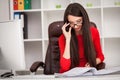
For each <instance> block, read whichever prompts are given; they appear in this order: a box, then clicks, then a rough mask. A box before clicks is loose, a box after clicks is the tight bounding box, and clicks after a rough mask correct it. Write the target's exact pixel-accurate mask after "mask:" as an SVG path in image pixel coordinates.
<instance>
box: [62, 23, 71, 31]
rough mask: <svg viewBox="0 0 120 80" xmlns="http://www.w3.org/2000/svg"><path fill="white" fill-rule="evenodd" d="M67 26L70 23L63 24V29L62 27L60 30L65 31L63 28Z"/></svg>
mask: <svg viewBox="0 0 120 80" xmlns="http://www.w3.org/2000/svg"><path fill="white" fill-rule="evenodd" d="M69 24H70V23H65V24H64V25H63V27H62V30H63V31H65V30H66V29H65V28H66V27H67V26H68V25H69Z"/></svg>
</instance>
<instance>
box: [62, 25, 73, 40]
mask: <svg viewBox="0 0 120 80" xmlns="http://www.w3.org/2000/svg"><path fill="white" fill-rule="evenodd" d="M69 24H70V23H65V24H64V25H63V27H62V32H63V34H64V36H65V38H66V39H70V38H71V29H72V28H71V27H70V28H69V31H66V27H67V26H68V25H69Z"/></svg>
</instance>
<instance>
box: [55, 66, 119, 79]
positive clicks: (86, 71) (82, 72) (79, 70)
mask: <svg viewBox="0 0 120 80" xmlns="http://www.w3.org/2000/svg"><path fill="white" fill-rule="evenodd" d="M115 73H118V74H120V66H117V67H112V68H105V69H101V70H97V69H96V68H94V67H75V68H73V69H71V70H69V71H66V72H64V73H55V77H79V76H98V75H107V74H115Z"/></svg>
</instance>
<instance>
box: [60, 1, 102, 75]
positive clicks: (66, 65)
mask: <svg viewBox="0 0 120 80" xmlns="http://www.w3.org/2000/svg"><path fill="white" fill-rule="evenodd" d="M62 31H63V34H62V35H61V36H60V37H59V47H60V72H61V73H62V72H65V71H68V70H70V69H71V68H74V67H96V65H98V64H100V63H102V62H103V60H104V55H103V53H102V49H101V45H100V36H99V33H98V30H97V29H96V28H95V27H91V26H90V21H89V17H88V14H87V12H86V10H85V9H84V8H83V7H82V6H81V5H80V4H78V3H71V4H70V5H68V7H67V8H66V10H65V13H64V25H63V27H62Z"/></svg>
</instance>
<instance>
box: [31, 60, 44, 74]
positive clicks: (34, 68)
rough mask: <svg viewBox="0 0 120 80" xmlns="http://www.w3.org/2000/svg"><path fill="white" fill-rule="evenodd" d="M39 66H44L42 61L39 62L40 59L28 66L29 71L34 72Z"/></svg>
mask: <svg viewBox="0 0 120 80" xmlns="http://www.w3.org/2000/svg"><path fill="white" fill-rule="evenodd" d="M39 67H42V68H44V67H45V63H43V62H41V61H36V62H34V63H33V64H32V66H31V67H30V71H31V72H36V71H37V69H38V68H39Z"/></svg>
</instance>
